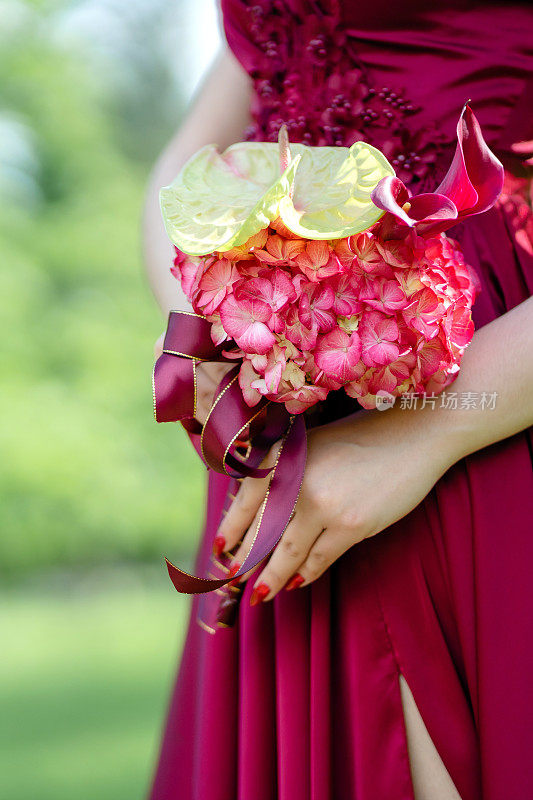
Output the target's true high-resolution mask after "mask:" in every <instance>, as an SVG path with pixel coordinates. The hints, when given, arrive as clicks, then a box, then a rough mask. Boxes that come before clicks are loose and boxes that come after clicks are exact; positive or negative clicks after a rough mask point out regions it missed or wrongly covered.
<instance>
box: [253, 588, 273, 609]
mask: <svg viewBox="0 0 533 800" xmlns="http://www.w3.org/2000/svg"><path fill="white" fill-rule="evenodd" d="M269 592H270V586H267V585H266V583H258V584H257V586H255V587H254V590H253V592H252V596H251V597H250V605H251V606H256V605H257V604H258V603H262V602H263V600H264V599H265V597H266V596H267V594H269Z"/></svg>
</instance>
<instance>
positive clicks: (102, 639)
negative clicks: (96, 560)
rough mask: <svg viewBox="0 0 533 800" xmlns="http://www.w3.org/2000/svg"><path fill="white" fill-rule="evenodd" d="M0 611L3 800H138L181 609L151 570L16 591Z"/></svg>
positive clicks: (174, 654)
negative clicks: (4, 799)
mask: <svg viewBox="0 0 533 800" xmlns="http://www.w3.org/2000/svg"><path fill="white" fill-rule="evenodd" d="M0 603H1V608H2V617H1V621H0V641H2V651H3V652H2V659H1V661H0V709H1V710H0V719H1V722H0V775H1V776H2V778H1V785H2V791H1V794H2V797H5V798H9V800H73V798H76V800H137V798H139V800H140V799H141V798H144V797H145V796H146V792H147V787H148V785H149V782H150V776H151V772H152V769H153V766H154V761H155V758H156V756H157V750H158V743H159V736H160V731H161V726H162V723H163V719H164V714H165V708H166V703H167V700H168V695H169V692H170V689H171V683H172V680H173V677H174V674H175V671H176V667H177V663H178V658H179V650H180V648H181V643H182V636H183V634H184V632H185V624H186V620H187V609H188V601H187V598H185V597H183V596H180V595H178V594H177V593H176V592H175V591H174V590H173V589H172V587H171V586H170V585H169V584H168V581H167V580H166V578H165V574H164V570H163V568H162V567H161V568H158V569H157V571H156V572H155V573H148V574H145V573H144V572H142V573H141V571H140V570H138V571H129V572H124V571H110V572H108V573H101V572H100V573H97V574H96V575H93V576H92V577H89V578H88V579H86V580H85V581H82V584H81V586H80V585H77V586H76V583H75V580H74V578H70V579H69V580H67V581H64V580H63V579H61V581H60V585H59V586H57V587H56V588H53V589H51V588H50V586H49V585H46V584H45V585H44V586H43V587H42V588H41V587H39V586H38V585H34V586H33V587H31V588H30V589H28V587H26V588H25V589H23V588H18V589H17V590H13V591H10V592H4V593H3V595H2V596H0Z"/></svg>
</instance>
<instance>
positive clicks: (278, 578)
mask: <svg viewBox="0 0 533 800" xmlns="http://www.w3.org/2000/svg"><path fill="white" fill-rule="evenodd" d="M320 530H321V529H320V525H319V522H318V520H315V521H314V522H313V520H312V518H309V517H307V516H306V515H305V514H304V513H302V512H299V513H297V514H296V516H295V517H294V519H293V520H292V522H290V523H289V524H288V526H287V528H286V530H285V532H284V534H283V536H282V537H281V539H280V540H279V542H278V544H277V545H276V548H275V550H274V552H273V553H272V555H271V556H270V559H269V560H268V563H267V564H266V566H265V568H264V570H263V571H262V572H261V574H260V575H259V576H258V578H257V580H256V581H255V583H254V593H255V594H253V595H252V600H254V599H256V600H257V601H258V602H259V601H260V600H271V599H272V598H273V597H274V596H275V595H276V594H277V593H278V592H279V590H280V589H282V588H283V587H284V586H285V585H286V584H287V582H288V581H289V580H290V579H291V578H293V577H294V575H295V574H297V573H300V574H301V569H300V568H301V566H302V565H303V564H305V563H306V561H307V560H308V558H309V557H310V554H311V552H312V550H313V547H314V543H315V542H316V541H317V540H318V539H320V538H321V536H320ZM247 538H248V534H247V535H246V537H245V539H244V542H243V546H244V545H246V543H247ZM250 546H251V542H250V544H249V545H248V548H247V549H249V548H250ZM235 558H237V556H235ZM324 569H325V567H324ZM301 583H302V581H299V584H301Z"/></svg>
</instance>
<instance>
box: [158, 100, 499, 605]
mask: <svg viewBox="0 0 533 800" xmlns="http://www.w3.org/2000/svg"><path fill="white" fill-rule="evenodd" d="M502 181H503V167H502V165H501V164H500V162H499V161H498V160H497V159H496V157H495V156H494V155H493V154H492V153H491V151H490V150H489V148H488V147H487V145H486V143H485V142H484V140H483V137H482V134H481V130H480V128H479V125H478V123H477V120H476V118H475V116H474V114H473V112H472V111H471V109H470V108H469V106H468V105H466V106H465V108H464V109H463V112H462V114H461V117H460V120H459V123H458V126H457V147H456V152H455V156H454V158H453V161H452V164H451V166H450V169H449V171H448V173H447V175H446V176H445V178H444V180H443V181H442V183H441V184H440V186H439V187H438V188H437V189H436V191H435V192H433V193H427V194H421V195H418V196H415V197H412V196H411V195H410V193H409V191H408V189H407V188H406V186H405V185H404V184H403V183H402V182H401V181H400V180H399V179H398V178H397V177H396V176H395V174H394V170H393V168H392V167H391V165H390V164H389V162H388V161H387V159H386V158H385V157H384V155H383V154H382V153H381V152H380V151H379V150H377V149H376V148H374V147H372V146H371V145H369V144H366V143H364V142H356V143H355V144H353V145H352V146H351V147H350V148H345V147H310V146H306V145H301V144H290V143H289V142H288V139H287V134H286V130H285V128H282V129H281V131H280V139H279V142H278V144H275V143H271V142H243V143H239V144H236V145H232V146H231V147H229V148H228V149H227V150H226V151H225V152H224V153H223V154H220V153H218V151H217V150H216V148H215V147H214V146H213V145H210V146H207V147H204V148H203V149H201V150H200V151H199V152H198V153H197V154H196V155H194V156H193V157H192V158H191V159H190V160H189V161H188V163H187V164H186V165H185V166H184V167H183V169H182V170H181V172H180V174H179V175H178V176H177V178H176V180H175V181H174V183H173V184H172V185H171V186H169V187H167V188H165V189H163V190H162V192H161V206H162V212H163V218H164V221H165V225H166V229H167V232H168V235H169V237H170V239H171V241H172V242H173V244H174V246H175V248H176V258H175V261H174V266H173V268H172V271H173V274H174V275H175V276H176V278H177V279H178V280H179V281H180V283H181V286H182V288H183V290H184V292H185V294H186V295H187V297H188V298H189V300H190V302H191V304H192V307H193V309H194V312H195V313H194V314H192V315H191V314H180V313H179V312H172V313H171V315H170V320H169V328H168V331H167V337H166V339H165V345H164V352H163V355H162V356H161V359H160V361H158V363H157V364H156V369H155V372H154V407H155V411H156V419H158V420H160V421H165V420H168V419H172V420H176V419H180V420H181V421H182V422H183V423H184V424H185V425H186V427H187V428H188V429H189V430H190V431H196V432H198V433H201V449H202V454H203V457H204V460H205V462H206V464H207V465H208V466H210V467H212V468H213V469H217V470H219V471H221V472H225V473H226V474H230V475H232V476H233V477H242V476H244V475H252V476H260V475H261V476H262V475H264V474H266V471H265V470H261V469H260V467H259V464H260V462H261V459H262V458H263V456H264V455H265V453H266V452H267V450H268V448H269V447H270V446H271V444H272V443H273V441H276V440H277V439H279V438H283V440H284V444H283V447H282V450H281V451H280V456H279V457H278V462H277V465H276V468H275V470H274V471H273V479H272V483H271V490H270V492H269V496H268V497H267V500H266V506H265V508H264V509H263V511H264V513H263V515H262V518H261V523H260V526H259V528H260V530H258V532H257V533H258V535H257V536H256V538H255V541H254V545H253V547H252V550H251V551H250V553H249V554H248V557H247V559H246V560H245V563H244V564H243V565H242V567H241V569H240V571H239V573H237V575H240V574H244V572H247V571H248V570H249V569H251V567H253V566H254V565H255V563H259V561H260V560H262V558H264V557H265V555H267V554H268V552H270V551H271V550H272V548H273V547H274V546H275V543H276V541H277V540H278V539H279V537H280V536H281V534H282V533H283V530H284V528H285V526H286V524H287V523H288V520H289V518H290V514H291V513H292V510H293V507H294V504H295V502H296V498H297V494H298V490H299V485H300V483H301V478H302V476H303V468H304V464H305V421H304V420H305V415H304V414H303V412H306V411H307V410H308V409H310V408H311V407H312V406H314V405H315V404H317V403H322V402H323V401H325V400H326V398H327V395H328V393H329V392H330V391H332V390H339V389H344V391H345V392H346V393H347V394H348V395H349V396H350V397H352V398H354V399H356V400H357V401H358V403H359V404H360V405H361V406H363V407H364V408H367V409H371V408H374V407H375V406H376V405H379V404H380V400H381V399H382V398H390V397H396V396H398V395H400V394H402V393H407V392H409V393H415V394H424V393H435V392H439V391H441V390H442V389H443V388H444V387H446V386H447V385H449V384H450V383H451V382H452V381H453V380H454V379H455V377H456V375H457V373H458V370H459V367H460V362H461V357H462V355H463V353H464V350H465V348H466V347H467V345H468V343H469V342H470V340H471V338H472V336H473V333H474V325H473V322H472V315H471V309H472V305H473V302H474V300H475V297H476V293H477V291H478V289H479V285H478V281H477V278H476V276H475V273H474V272H473V270H472V269H471V268H470V267H469V266H468V265H467V264H466V263H465V260H464V258H463V255H462V253H461V250H460V247H459V245H458V244H457V242H455V241H454V240H453V239H451V238H450V237H448V236H446V234H445V231H446V230H447V229H448V228H449V227H451V226H453V225H455V224H456V223H457V222H458V221H460V220H462V219H464V218H466V217H468V216H470V215H473V214H478V213H481V212H483V211H486V210H487V209H489V208H490V207H491V206H492V205H493V204H494V203H495V201H496V199H497V197H498V196H499V193H500V191H501V188H502ZM205 359H207V360H209V359H213V360H219V361H227V362H228V363H230V364H234V368H233V369H232V370H231V371H230V372H229V373H228V374H227V376H226V378H225V379H224V380H223V381H222V383H221V385H220V387H219V391H218V393H217V396H216V398H215V401H214V405H213V408H212V410H211V413H210V414H209V417H208V420H207V421H206V423H205V425H204V427H203V429H200V428H199V426H198V423H196V422H194V420H193V418H194V411H195V402H194V397H195V367H196V364H197V363H198V362H199V361H201V360H205ZM243 432H246V433H247V435H248V437H249V440H250V446H249V447H248V451H247V458H246V459H243V458H242V457H241V455H239V452H238V449H237V448H236V442H238V441H239V437H242V435H243ZM291 464H292V466H291ZM285 465H286V466H285ZM273 494H274V496H275V502H273V501H272V495H273ZM269 502H270V505H269ZM168 566H169V571H170V574H171V578H172V580H173V582H174V584H175V585H176V588H177V589H178V590H179V591H193V592H196V591H209V590H210V589H213V588H217V587H218V586H220V585H222V584H223V583H225V582H226V581H225V580H224V579H220V580H213V579H205V578H197V577H195V576H190V575H187V573H184V572H182V571H181V570H178V569H177V568H176V567H174V566H173V565H172V564H170V562H168ZM215 584H216V585H215Z"/></svg>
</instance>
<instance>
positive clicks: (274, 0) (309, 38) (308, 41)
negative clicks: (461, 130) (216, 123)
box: [241, 0, 452, 191]
mask: <svg viewBox="0 0 533 800" xmlns="http://www.w3.org/2000/svg"><path fill="white" fill-rule="evenodd" d="M327 5H328V3H322V4H321V8H322V10H321V12H320V14H318V13H316V14H308V15H305V16H303V17H300V16H299V15H298V14H297V12H296V11H294V10H292V9H290V8H288V6H287V4H286V2H284V0H259V2H257V1H256V2H250V3H243V15H244V19H242V20H241V24H242V27H243V29H244V30H245V32H246V35H247V37H248V39H249V41H250V42H252V43H253V44H254V45H255V47H256V50H257V54H258V55H257V58H256V59H255V64H254V69H252V70H251V71H250V75H251V78H252V80H253V86H254V95H255V96H254V98H253V102H252V109H251V110H252V119H253V122H252V124H251V125H250V126H249V127H248V128H247V129H246V132H245V138H246V139H248V140H254V141H259V140H265V139H266V140H268V141H276V140H277V137H278V131H279V128H280V126H281V125H282V124H283V123H285V124H286V125H287V128H288V131H289V137H290V139H291V141H294V142H303V143H304V144H312V145H344V146H349V145H351V144H352V143H353V142H355V141H358V140H360V141H367V142H369V143H370V144H373V145H374V146H375V147H378V148H379V149H380V150H381V151H382V152H383V153H384V154H385V155H386V156H387V158H388V159H389V161H390V162H391V164H393V166H394V168H395V171H396V174H397V175H398V177H399V178H400V179H401V180H402V181H404V183H406V184H408V185H411V186H412V187H413V188H416V189H417V191H420V190H423V189H424V188H425V186H426V184H427V185H428V187H434V186H435V181H436V180H437V178H438V172H439V169H438V161H439V155H440V153H441V151H442V149H443V147H449V146H451V144H452V142H451V140H450V138H449V137H445V136H444V135H442V134H440V133H439V132H438V131H437V130H435V129H434V128H428V127H424V128H421V127H419V126H418V127H417V124H416V117H417V113H418V112H419V111H420V108H419V107H417V106H416V105H414V104H413V103H412V102H411V101H410V99H409V97H408V96H407V95H406V93H405V91H404V90H403V89H402V87H398V86H393V85H392V84H391V85H388V86H380V85H375V84H374V83H373V81H372V76H371V75H370V74H369V71H368V69H367V68H366V67H365V66H364V65H363V64H362V63H361V62H360V60H359V59H358V58H357V53H356V51H355V47H354V44H353V42H352V41H351V40H350V37H349V36H347V35H346V33H345V32H344V31H343V30H342V28H341V27H340V26H339V24H338V15H337V13H336V6H335V4H333V3H329V6H330V9H329V12H328V11H326V10H324V6H327Z"/></svg>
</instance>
